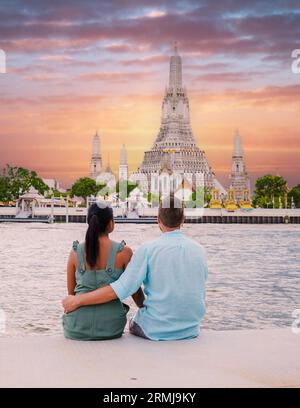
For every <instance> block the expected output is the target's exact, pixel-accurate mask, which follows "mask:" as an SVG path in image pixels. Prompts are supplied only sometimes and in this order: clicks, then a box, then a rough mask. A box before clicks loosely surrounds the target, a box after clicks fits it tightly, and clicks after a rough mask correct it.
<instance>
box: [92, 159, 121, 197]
mask: <svg viewBox="0 0 300 408" xmlns="http://www.w3.org/2000/svg"><path fill="white" fill-rule="evenodd" d="M96 182H97V184H98V185H99V186H100V185H101V186H102V185H105V186H106V187H107V188H108V189H109V190H115V188H116V176H115V174H114V172H113V171H112V169H111V167H110V159H109V157H108V161H107V166H106V169H105V171H101V173H100V174H98V176H97V177H96Z"/></svg>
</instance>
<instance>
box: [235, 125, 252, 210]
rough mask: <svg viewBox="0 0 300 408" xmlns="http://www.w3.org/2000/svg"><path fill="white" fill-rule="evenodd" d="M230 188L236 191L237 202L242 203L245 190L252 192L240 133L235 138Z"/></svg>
mask: <svg viewBox="0 0 300 408" xmlns="http://www.w3.org/2000/svg"><path fill="white" fill-rule="evenodd" d="M230 187H231V188H233V189H234V191H235V198H236V200H237V202H239V201H241V199H242V197H243V191H244V190H250V180H249V176H248V173H247V170H246V165H245V159H244V150H243V145H242V139H241V136H240V134H239V132H238V131H237V132H236V134H235V136H234V142H233V153H232V162H231V174H230Z"/></svg>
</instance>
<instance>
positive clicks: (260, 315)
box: [0, 224, 300, 336]
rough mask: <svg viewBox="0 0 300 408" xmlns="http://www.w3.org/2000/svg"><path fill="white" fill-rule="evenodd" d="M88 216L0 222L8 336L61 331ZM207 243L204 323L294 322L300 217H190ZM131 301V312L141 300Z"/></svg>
mask: <svg viewBox="0 0 300 408" xmlns="http://www.w3.org/2000/svg"><path fill="white" fill-rule="evenodd" d="M85 229H86V226H85V225H84V224H68V225H67V224H53V225H46V224H0V248H1V249H0V276H1V286H0V288H1V289H0V294H1V297H0V308H1V309H2V310H4V313H5V316H6V330H5V332H4V333H2V334H0V335H2V336H21V335H26V334H35V333H38V334H41V333H45V334H48V335H50V334H58V333H61V332H62V329H61V314H62V309H61V306H60V301H61V299H62V298H63V297H64V295H65V294H66V261H67V257H68V253H69V250H70V248H71V246H72V242H73V240H76V239H78V240H83V237H84V234H85ZM184 230H185V232H186V233H187V234H188V235H189V236H191V237H192V238H194V239H195V240H197V241H198V242H200V243H201V244H202V245H203V246H204V247H205V248H206V251H207V255H208V264H209V280H208V285H207V315H206V318H205V320H204V322H203V327H205V328H209V329H214V330H232V329H249V328H259V329H263V328H270V327H283V326H290V325H291V323H292V320H293V319H292V316H291V313H292V311H293V310H294V309H297V308H300V296H299V295H300V226H299V225H216V224H214V225H213V224H203V225H201V224H198V225H195V224H193V225H191V224H190V225H186V226H185V227H184ZM159 235H160V232H159V231H158V228H157V227H156V226H149V225H117V226H116V231H115V232H114V233H113V234H112V238H113V239H115V240H118V241H121V240H122V239H125V241H126V242H127V244H128V245H130V246H131V247H132V248H133V249H136V248H137V247H138V246H139V245H140V244H141V243H143V242H145V241H148V240H151V239H153V238H155V237H158V236H159ZM129 303H130V304H131V306H132V307H131V315H132V314H133V313H134V306H133V305H132V302H131V301H129Z"/></svg>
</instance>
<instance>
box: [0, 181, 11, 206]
mask: <svg viewBox="0 0 300 408" xmlns="http://www.w3.org/2000/svg"><path fill="white" fill-rule="evenodd" d="M9 200H10V194H9V184H8V178H7V177H5V176H4V175H0V201H9Z"/></svg>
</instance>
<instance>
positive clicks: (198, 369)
mask: <svg viewBox="0 0 300 408" xmlns="http://www.w3.org/2000/svg"><path fill="white" fill-rule="evenodd" d="M0 370H1V373H0V386H1V387H17V386H18V387H217V386H218V387H232V386H234V387H299V386H300V334H299V335H296V334H293V333H292V332H291V330H290V329H272V330H243V331H223V332H222V331H218V332H217V331H203V332H202V334H201V336H200V337H199V338H198V339H194V340H188V341H177V342H151V341H147V340H143V339H139V338H136V337H134V336H131V335H125V336H123V337H122V338H121V339H118V340H113V341H105V342H75V341H70V340H65V339H64V338H62V337H47V336H27V337H19V338H2V339H0Z"/></svg>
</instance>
